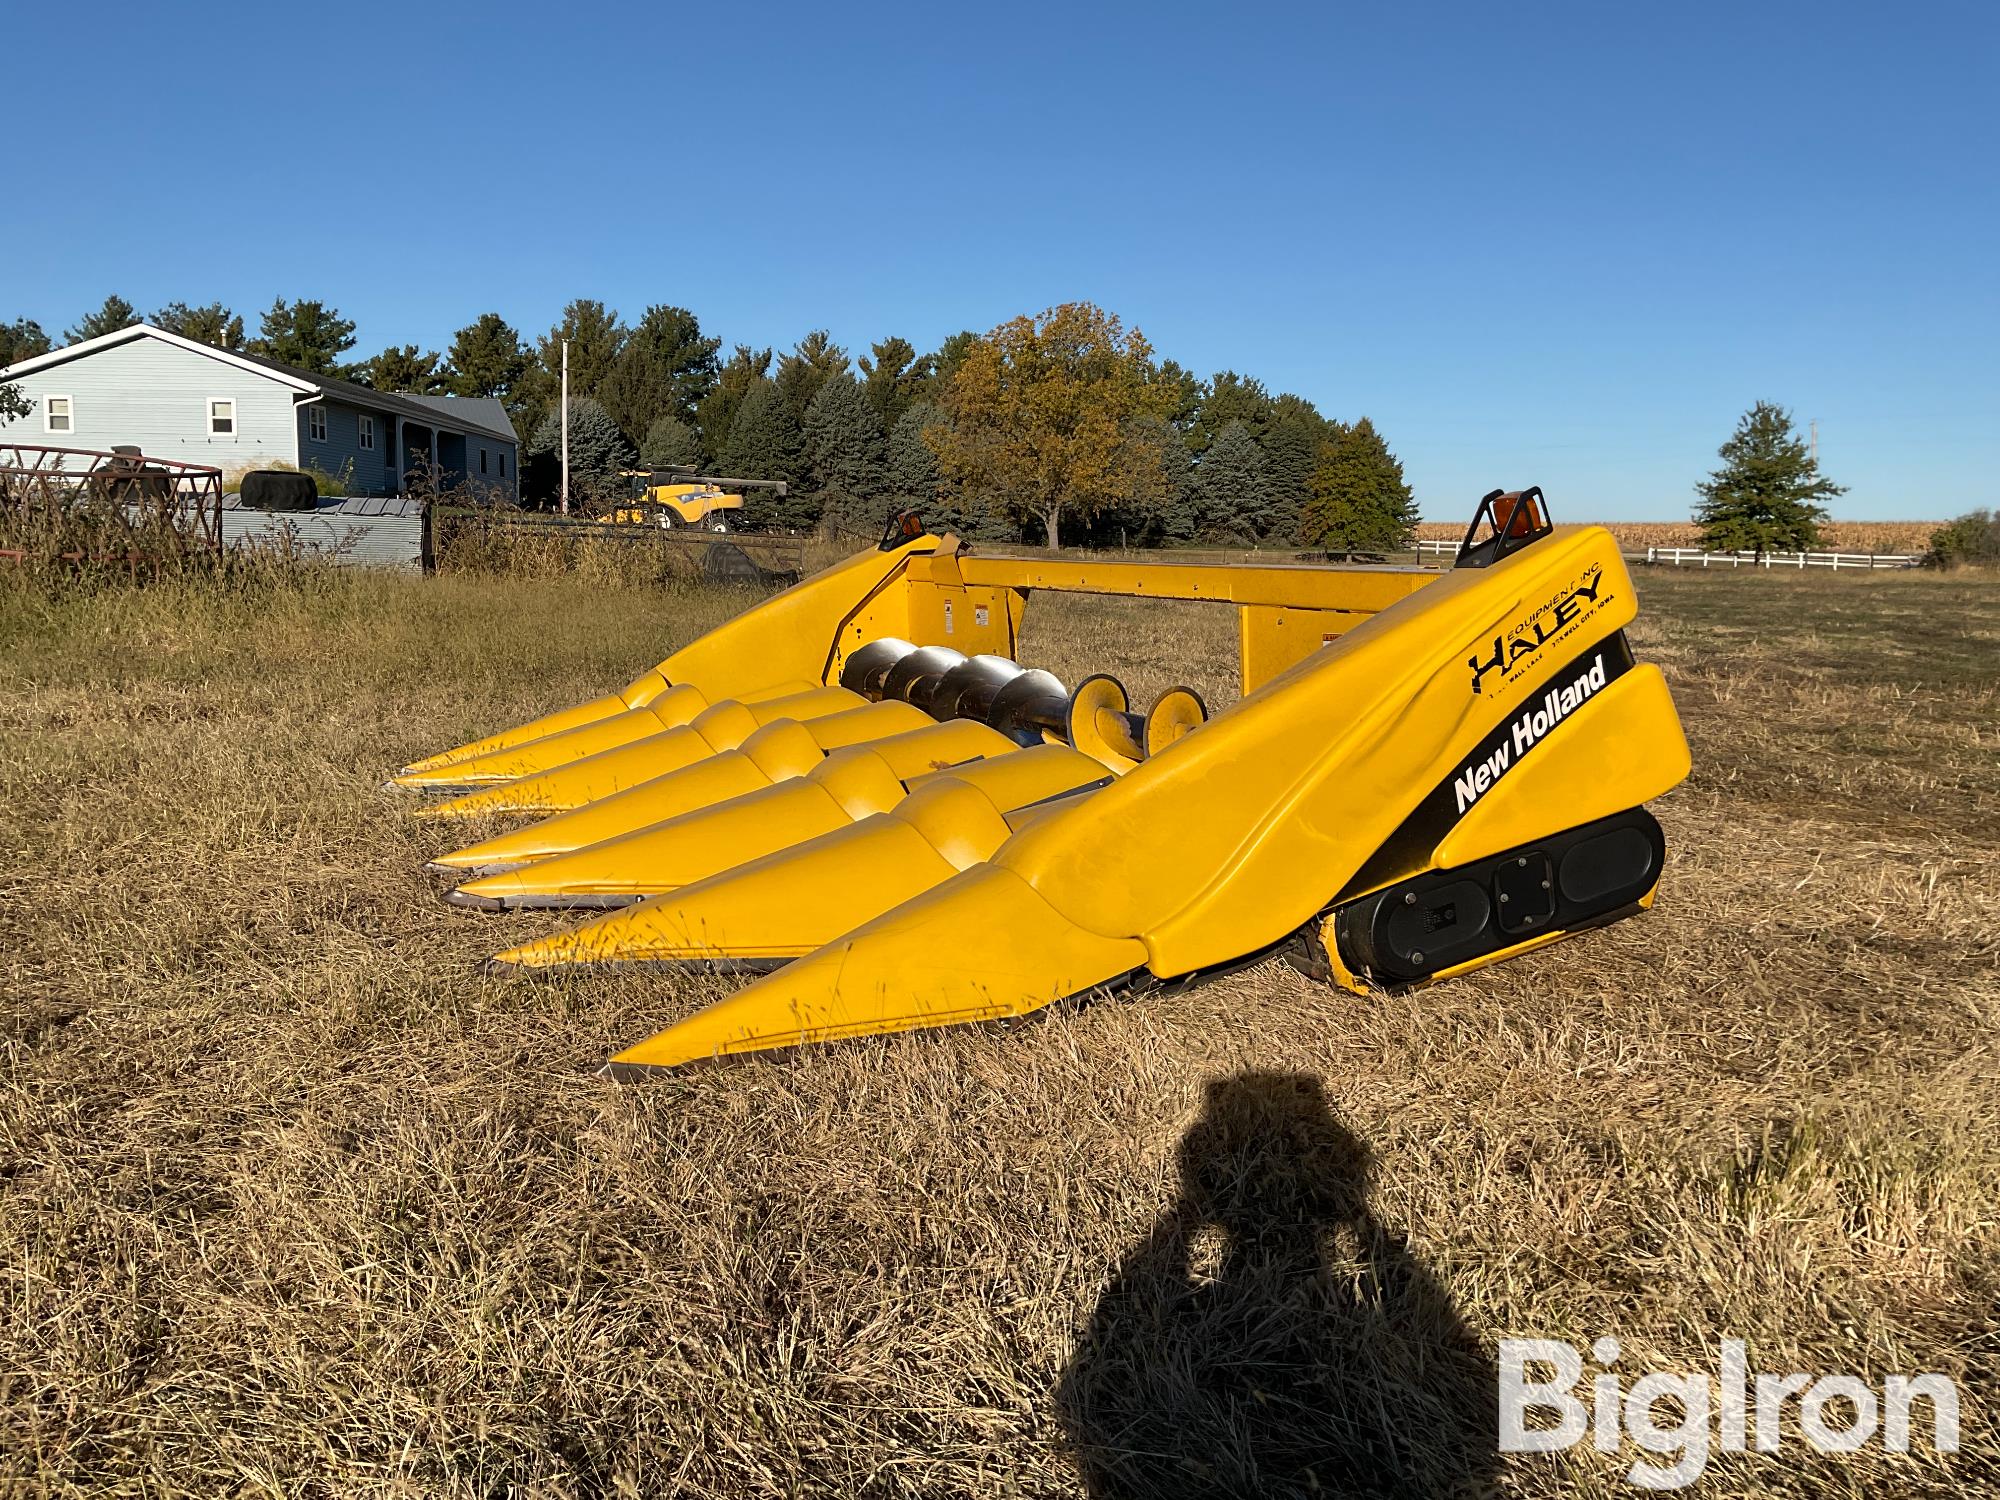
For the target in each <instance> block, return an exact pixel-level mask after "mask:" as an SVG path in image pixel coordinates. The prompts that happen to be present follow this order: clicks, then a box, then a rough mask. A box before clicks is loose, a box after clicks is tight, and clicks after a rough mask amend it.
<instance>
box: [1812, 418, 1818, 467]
mask: <svg viewBox="0 0 2000 1500" xmlns="http://www.w3.org/2000/svg"><path fill="white" fill-rule="evenodd" d="M1812 453H1813V467H1814V468H1815V469H1817V468H1818V467H1819V418H1818V417H1814V418H1813V419H1812Z"/></svg>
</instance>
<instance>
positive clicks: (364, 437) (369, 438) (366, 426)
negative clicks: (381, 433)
mask: <svg viewBox="0 0 2000 1500" xmlns="http://www.w3.org/2000/svg"><path fill="white" fill-rule="evenodd" d="M361 446H362V447H363V448H364V449H367V450H369V451H371V452H372V451H373V450H374V447H375V419H374V418H373V417H371V416H369V415H368V414H367V413H366V412H363V413H362V415H361Z"/></svg>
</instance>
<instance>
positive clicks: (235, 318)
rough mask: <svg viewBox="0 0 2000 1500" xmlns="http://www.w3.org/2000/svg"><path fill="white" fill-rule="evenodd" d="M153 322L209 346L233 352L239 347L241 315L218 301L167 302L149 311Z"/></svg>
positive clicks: (241, 334)
mask: <svg viewBox="0 0 2000 1500" xmlns="http://www.w3.org/2000/svg"><path fill="white" fill-rule="evenodd" d="M153 326H154V327H155V328H164V329H166V331H167V332H168V333H177V334H179V335H180V336H181V337H182V338H184V339H193V340H194V341H195V342H196V343H197V344H207V345H209V346H210V347H211V348H215V349H229V350H232V351H234V352H237V353H241V352H242V349H243V344H244V337H243V319H242V318H241V317H240V316H239V315H237V314H236V313H233V312H231V311H230V310H229V309H228V308H226V307H224V306H223V305H222V304H221V303H220V302H211V303H209V304H208V305H207V306H205V307H189V306H188V305H187V304H186V303H185V302H169V303H168V304H167V305H166V306H165V307H163V308H161V309H160V310H159V311H158V312H156V313H154V314H153Z"/></svg>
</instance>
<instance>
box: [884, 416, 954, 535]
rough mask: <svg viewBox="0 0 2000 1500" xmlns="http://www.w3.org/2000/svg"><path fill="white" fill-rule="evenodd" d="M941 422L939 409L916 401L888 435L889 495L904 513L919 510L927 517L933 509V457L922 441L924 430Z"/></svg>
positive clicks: (935, 485) (935, 476)
mask: <svg viewBox="0 0 2000 1500" xmlns="http://www.w3.org/2000/svg"><path fill="white" fill-rule="evenodd" d="M944 420H945V415H944V412H943V410H942V409H941V408H939V407H938V406H936V405H934V404H933V403H931V402H929V401H919V402H917V403H915V404H914V405H912V406H910V407H909V408H908V409H906V410H905V411H904V412H903V414H902V415H901V416H900V417H898V418H896V425H895V426H894V427H893V428H891V429H890V431H889V448H888V478H889V493H890V496H891V498H892V499H893V500H894V501H895V503H896V504H897V505H898V506H900V507H901V508H903V509H904V510H910V509H916V510H921V511H923V512H925V514H927V515H928V514H929V513H930V512H931V511H932V510H935V509H936V507H937V499H938V466H937V455H936V454H935V453H933V452H931V445H930V444H929V443H927V442H925V441H924V429H925V428H926V427H937V426H940V425H941V424H942V423H943V422H944Z"/></svg>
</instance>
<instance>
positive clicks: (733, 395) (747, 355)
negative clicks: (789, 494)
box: [697, 344, 771, 479]
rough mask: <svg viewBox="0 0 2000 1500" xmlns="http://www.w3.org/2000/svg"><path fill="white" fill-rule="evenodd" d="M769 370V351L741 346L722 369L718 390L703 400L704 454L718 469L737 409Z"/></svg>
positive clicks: (716, 387)
mask: <svg viewBox="0 0 2000 1500" xmlns="http://www.w3.org/2000/svg"><path fill="white" fill-rule="evenodd" d="M770 370H771V351H770V350H769V349H752V348H751V347H750V346H749V345H748V344H738V345H737V346H736V352H735V353H733V354H731V355H730V356H729V363H727V364H726V365H724V366H723V367H722V373H721V374H720V375H719V376H718V377H717V379H716V382H715V389H714V390H712V391H710V392H709V393H708V394H707V395H706V396H704V397H703V398H702V402H701V407H700V410H699V411H698V413H697V417H698V419H699V421H698V425H699V426H700V428H701V446H702V451H703V452H705V453H707V455H708V461H709V462H710V463H712V464H716V465H718V466H719V465H720V464H721V463H722V455H723V453H724V452H725V451H726V450H727V449H728V446H729V429H730V428H731V426H733V425H734V423H735V421H736V409H737V408H738V407H740V406H741V405H742V404H743V398H744V397H745V396H747V395H749V394H750V392H751V390H752V389H753V388H754V387H755V386H756V384H757V382H758V381H760V380H762V379H764V378H765V376H766V375H768V374H769V373H770ZM740 477H742V478H745V479H754V478H756V477H757V476H756V475H754V474H745V475H742V476H740Z"/></svg>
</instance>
